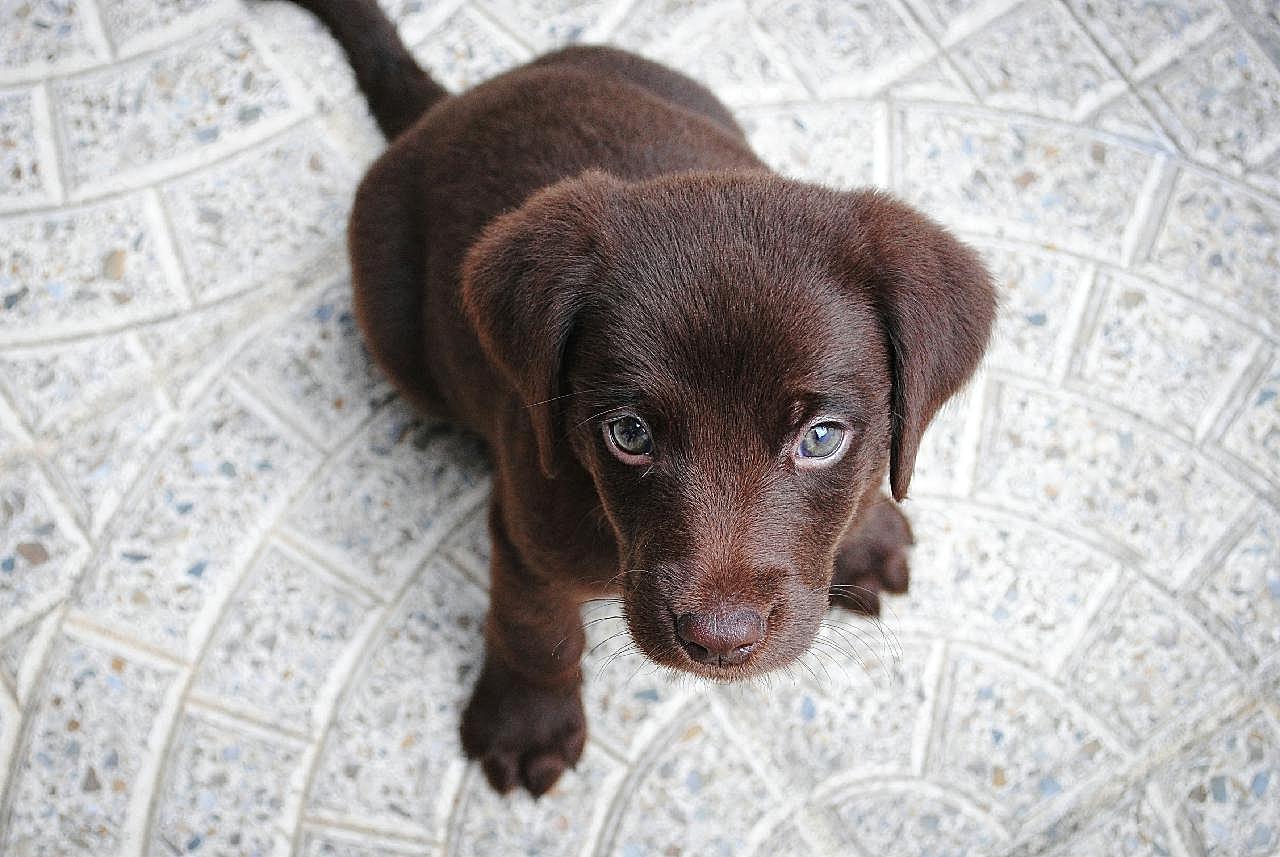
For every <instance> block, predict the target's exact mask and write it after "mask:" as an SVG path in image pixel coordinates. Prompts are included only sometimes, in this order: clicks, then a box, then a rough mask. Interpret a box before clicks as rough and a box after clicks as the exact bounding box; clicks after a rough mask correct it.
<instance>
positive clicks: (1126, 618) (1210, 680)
mask: <svg viewBox="0 0 1280 857" xmlns="http://www.w3.org/2000/svg"><path fill="white" fill-rule="evenodd" d="M1095 628H1097V631H1096V633H1095V635H1094V637H1093V639H1092V640H1091V641H1090V642H1089V643H1088V644H1087V645H1086V646H1085V647H1084V648H1083V649H1082V650H1081V651H1080V652H1079V653H1078V654H1077V656H1076V657H1075V658H1074V664H1073V665H1072V667H1071V669H1070V671H1069V673H1068V675H1067V681H1068V682H1069V683H1070V684H1071V685H1072V687H1073V688H1074V689H1075V691H1076V692H1077V693H1078V694H1079V696H1080V698H1081V699H1082V700H1083V701H1085V703H1086V704H1088V705H1089V707H1090V709H1091V710H1092V711H1094V712H1095V713H1096V714H1097V715H1098V716H1099V717H1102V718H1105V719H1106V720H1107V721H1108V722H1109V723H1112V724H1117V725H1118V726H1119V728H1121V729H1123V730H1125V732H1126V734H1127V735H1128V736H1129V738H1130V739H1131V740H1133V741H1134V742H1141V741H1144V740H1145V739H1146V738H1148V737H1149V736H1151V735H1152V734H1153V733H1154V732H1155V731H1156V730H1157V729H1159V728H1160V727H1162V726H1164V725H1166V724H1167V723H1169V722H1170V721H1172V720H1175V719H1177V718H1178V717H1179V716H1181V715H1182V714H1183V713H1184V712H1187V711H1190V710H1194V708H1195V706H1197V705H1198V704H1202V703H1204V702H1206V701H1208V700H1209V699H1210V698H1212V697H1213V696H1214V694H1215V693H1216V692H1217V691H1218V690H1219V689H1221V688H1222V687H1223V686H1224V685H1226V684H1227V683H1228V682H1230V681H1231V680H1232V678H1233V677H1234V675H1235V668H1234V667H1233V666H1232V665H1231V663H1230V662H1228V661H1227V660H1226V659H1225V658H1224V657H1223V656H1222V655H1221V654H1220V653H1219V652H1218V650H1217V649H1216V647H1214V646H1213V644H1212V643H1211V641H1210V640H1209V638H1208V635H1207V634H1206V633H1205V631H1204V629H1203V628H1201V627H1200V626H1199V625H1198V624H1197V623H1196V622H1195V621H1194V620H1193V619H1192V618H1191V617H1190V616H1188V615H1187V614H1186V613H1185V612H1184V611H1182V610H1181V609H1179V608H1178V607H1177V605H1175V604H1174V603H1172V602H1171V601H1170V600H1169V599H1168V598H1167V597H1160V596H1158V595H1157V594H1156V593H1155V592H1154V591H1153V590H1152V589H1151V587H1150V586H1149V585H1147V584H1145V583H1141V582H1137V581H1134V582H1125V583H1122V584H1121V586H1120V587H1119V588H1118V590H1117V593H1116V597H1115V598H1114V599H1113V601H1112V603H1111V604H1109V605H1108V606H1107V607H1106V608H1104V610H1103V613H1102V615H1100V616H1099V617H1098V619H1097V620H1096V624H1095Z"/></svg>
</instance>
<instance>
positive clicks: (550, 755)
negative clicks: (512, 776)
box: [521, 751, 566, 797]
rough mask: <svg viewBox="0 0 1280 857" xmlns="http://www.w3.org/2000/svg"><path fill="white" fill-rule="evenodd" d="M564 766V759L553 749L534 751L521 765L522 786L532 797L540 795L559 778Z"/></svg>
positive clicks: (549, 788)
mask: <svg viewBox="0 0 1280 857" xmlns="http://www.w3.org/2000/svg"><path fill="white" fill-rule="evenodd" d="M565 767H566V765H565V760H564V758H563V757H561V756H560V754H559V753H556V752H553V751H547V752H542V753H534V754H532V755H530V756H529V757H528V758H526V759H525V760H524V764H523V765H522V766H521V774H522V776H521V779H522V780H523V782H524V787H525V788H526V789H528V790H529V793H530V794H532V795H533V796H534V797H542V796H543V795H544V794H546V793H547V792H548V791H550V790H551V787H552V786H554V785H555V784H556V781H557V780H559V779H560V775H561V774H563V773H564V769H565Z"/></svg>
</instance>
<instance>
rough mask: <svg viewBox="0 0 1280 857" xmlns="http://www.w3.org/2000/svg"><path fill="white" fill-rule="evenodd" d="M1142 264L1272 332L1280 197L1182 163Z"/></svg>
mask: <svg viewBox="0 0 1280 857" xmlns="http://www.w3.org/2000/svg"><path fill="white" fill-rule="evenodd" d="M1141 268H1142V269H1143V270H1145V271H1149V272H1150V274H1151V276H1153V277H1155V278H1158V279H1162V280H1164V281H1167V282H1169V283H1170V284H1171V285H1173V286H1175V287H1176V288H1178V289H1180V290H1181V291H1183V292H1184V293H1190V294H1194V295H1195V297H1196V298H1197V299H1198V300H1202V301H1205V302H1206V303H1209V304H1212V305H1214V306H1219V307H1222V308H1223V310H1225V311H1226V312H1229V313H1231V314H1232V315H1235V316H1237V317H1239V318H1242V319H1244V320H1246V321H1247V322H1249V323H1250V324H1252V325H1254V326H1257V327H1260V328H1262V329H1263V330H1266V331H1268V332H1269V333H1271V334H1273V335H1274V334H1275V333H1277V332H1280V298H1278V297H1277V293H1276V290H1275V272H1276V271H1277V270H1280V205H1277V204H1274V203H1271V202H1268V201H1265V200H1263V199H1259V198H1255V197H1254V196H1253V195H1251V194H1248V193H1240V192H1238V191H1237V190H1236V189H1235V188H1232V187H1230V186H1227V185H1224V184H1222V183H1220V182H1216V181H1214V180H1213V179H1211V178H1209V177H1208V176H1206V175H1204V174H1202V173H1197V172H1192V171H1190V170H1184V171H1182V172H1181V173H1179V175H1178V178H1177V181H1176V183H1175V184H1174V188H1173V194H1172V196H1171V197H1170V199H1169V207H1168V210H1167V212H1166V214H1165V217H1164V221H1163V223H1162V224H1161V227H1160V231H1159V232H1158V233H1157V235H1156V239H1155V243H1154V244H1153V246H1152V248H1151V252H1150V254H1149V256H1148V259H1147V261H1146V262H1145V263H1144V264H1143V265H1141Z"/></svg>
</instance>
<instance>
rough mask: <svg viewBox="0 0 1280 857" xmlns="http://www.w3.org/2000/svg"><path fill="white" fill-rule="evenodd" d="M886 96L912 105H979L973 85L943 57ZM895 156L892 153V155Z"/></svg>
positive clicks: (890, 89) (907, 76)
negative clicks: (943, 103)
mask: <svg viewBox="0 0 1280 857" xmlns="http://www.w3.org/2000/svg"><path fill="white" fill-rule="evenodd" d="M884 94H885V95H888V96H890V97H893V98H900V99H904V100H909V101H916V100H918V101H953V102H962V103H967V104H973V103H976V99H975V98H974V97H973V92H972V91H971V90H970V87H969V85H968V84H967V83H966V82H965V80H964V78H963V77H961V75H960V73H959V72H958V71H957V70H956V68H955V66H954V64H952V63H951V62H950V61H949V60H947V59H945V58H943V57H939V58H937V59H934V60H931V61H929V62H926V63H923V64H922V65H919V66H917V67H916V68H914V69H912V70H911V71H908V72H907V73H906V74H903V75H902V76H901V77H898V78H896V79H895V80H894V81H893V82H892V83H890V84H889V86H888V87H887V88H886V89H885V91H884ZM889 154H890V156H892V155H893V153H892V152H890V153H889Z"/></svg>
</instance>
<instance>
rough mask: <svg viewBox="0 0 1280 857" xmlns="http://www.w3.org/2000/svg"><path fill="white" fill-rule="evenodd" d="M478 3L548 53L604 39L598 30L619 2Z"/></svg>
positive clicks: (543, 0) (537, 0)
mask: <svg viewBox="0 0 1280 857" xmlns="http://www.w3.org/2000/svg"><path fill="white" fill-rule="evenodd" d="M476 5H477V6H479V7H481V8H483V9H484V10H486V11H487V12H488V13H489V14H490V15H492V16H493V17H494V18H496V19H497V20H500V21H502V23H503V25H504V26H506V27H507V29H509V30H511V31H512V32H514V33H518V34H519V35H520V38H522V39H524V40H525V41H526V42H528V43H529V44H530V45H531V46H532V47H533V49H534V51H535V52H537V53H546V52H547V51H551V50H554V49H556V48H561V47H564V46H565V45H571V44H576V43H578V42H599V41H601V40H600V38H599V37H598V36H596V31H597V29H598V28H599V26H600V25H601V23H602V19H604V18H605V16H607V15H608V14H609V13H610V12H611V11H612V8H613V7H614V6H615V5H616V4H615V3H614V2H612V0H529V2H527V3H518V4H512V3H504V2H502V0H480V2H479V3H477V4H476ZM593 36H595V38H592V37H593Z"/></svg>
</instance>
